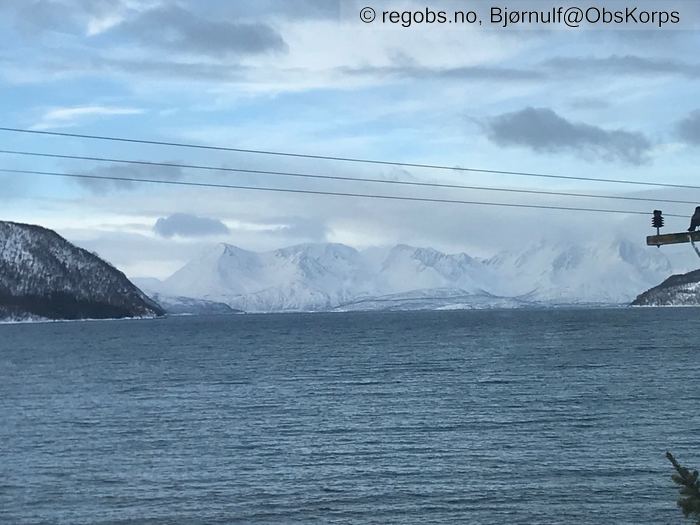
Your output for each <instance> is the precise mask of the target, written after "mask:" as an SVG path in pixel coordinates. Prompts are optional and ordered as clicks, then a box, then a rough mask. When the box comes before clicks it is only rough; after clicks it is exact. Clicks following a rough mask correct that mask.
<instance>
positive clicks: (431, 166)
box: [0, 127, 700, 189]
mask: <svg viewBox="0 0 700 525" xmlns="http://www.w3.org/2000/svg"><path fill="white" fill-rule="evenodd" d="M0 131H5V132H10V133H29V134H34V135H48V136H56V137H70V138H81V139H90V140H104V141H112V142H126V143H131V144H148V145H155V146H172V147H177V148H190V149H202V150H213V151H228V152H235V153H248V154H254V155H271V156H278V157H292V158H301V159H314V160H330V161H338V162H354V163H361V164H374V165H382V166H398V167H404V168H420V169H433V170H447V171H459V172H470V173H486V174H492V175H513V176H518V177H539V178H546V179H561V180H575V181H587V182H604V183H614V184H632V185H636V186H652V187H658V188H683V189H700V186H690V185H685V184H670V183H662V182H643V181H636V180H629V179H605V178H599V177H576V176H571V175H553V174H545V173H534V172H526V171H506V170H487V169H478V168H464V167H458V166H445V165H440V164H419V163H410V162H396V161H388V160H376V159H363V158H355V157H339V156H332V155H311V154H305V153H290V152H283V151H272V150H258V149H244V148H231V147H225V146H208V145H204V144H190V143H185V142H166V141H159V140H146V139H134V138H127V137H111V136H106V135H89V134H83V133H66V132H59V131H40V130H33V129H22V128H10V127H0Z"/></svg>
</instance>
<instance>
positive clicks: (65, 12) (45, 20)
mask: <svg viewBox="0 0 700 525" xmlns="http://www.w3.org/2000/svg"><path fill="white" fill-rule="evenodd" d="M122 6H123V3H122V2H121V1H120V0H73V1H65V0H29V1H25V2H0V10H4V11H8V12H9V13H11V14H12V15H13V17H14V19H15V20H16V22H17V24H18V26H19V27H20V28H21V29H24V30H25V31H31V32H32V33H33V34H35V33H36V31H37V30H38V31H51V32H58V33H74V34H75V33H80V34H82V33H84V27H85V25H86V23H87V20H88V19H89V18H90V17H98V16H104V15H105V14H108V13H110V12H113V11H114V10H116V9H120V8H121V7H122Z"/></svg>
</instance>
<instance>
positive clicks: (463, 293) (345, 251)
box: [147, 240, 672, 312]
mask: <svg viewBox="0 0 700 525" xmlns="http://www.w3.org/2000/svg"><path fill="white" fill-rule="evenodd" d="M670 273H672V268H671V264H670V262H669V260H668V259H667V258H666V257H665V256H664V255H663V253H660V252H659V251H658V250H650V249H647V248H645V247H643V246H637V245H636V244H634V243H632V242H630V241H626V240H611V241H609V242H605V243H600V244H593V243H591V244H575V243H570V244H564V243H552V244H548V243H544V242H542V243H539V244H537V245H534V246H533V247H532V248H530V249H528V250H526V251H523V252H512V251H511V252H503V253H500V254H498V255H496V256H494V257H492V258H489V259H478V258H473V257H470V256H469V255H467V254H465V253H458V254H445V253H442V252H439V251H437V250H434V249H431V248H415V247H411V246H406V245H398V246H395V247H393V248H391V249H387V250H383V251H381V250H377V249H373V250H367V251H358V250H355V249H354V248H351V247H348V246H344V245H341V244H304V245H299V246H292V247H289V248H284V249H280V250H275V251H270V252H264V253H257V252H251V251H247V250H243V249H241V248H237V247H235V246H231V245H227V244H220V245H217V246H216V247H214V248H212V249H211V250H209V251H207V252H205V253H204V254H202V255H201V256H200V257H198V258H197V259H195V260H193V261H191V262H190V263H188V264H187V265H185V266H184V267H183V268H182V269H180V270H179V271H177V272H176V273H175V274H173V275H172V276H171V277H169V278H168V279H166V280H165V281H162V282H158V283H151V284H149V290H150V293H152V294H155V293H158V294H161V296H177V297H191V298H196V299H201V300H207V301H215V302H220V303H225V304H228V305H229V306H230V307H232V308H235V309H239V310H244V311H248V312H269V311H316V310H357V309H438V308H485V307H521V306H533V305H552V304H626V303H629V302H630V301H631V300H632V299H634V297H635V296H636V295H637V294H638V293H639V290H644V289H646V288H649V287H651V286H653V285H654V284H655V283H658V282H659V281H661V280H662V279H664V278H666V277H667V276H668V275H669V274H670ZM147 291H148V290H147Z"/></svg>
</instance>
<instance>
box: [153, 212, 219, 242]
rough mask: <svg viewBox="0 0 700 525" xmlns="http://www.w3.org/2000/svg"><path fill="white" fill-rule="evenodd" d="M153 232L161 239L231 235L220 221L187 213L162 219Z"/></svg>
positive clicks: (175, 214) (157, 222)
mask: <svg viewBox="0 0 700 525" xmlns="http://www.w3.org/2000/svg"><path fill="white" fill-rule="evenodd" d="M153 231H154V232H155V233H156V234H157V235H160V236H161V237H174V236H176V235H177V236H180V237H207V236H210V235H226V234H228V233H229V229H228V227H227V226H226V225H225V224H224V223H223V222H221V221H219V220H216V219H209V218H207V217H198V216H197V215H190V214H187V213H174V214H173V215H170V216H169V217H161V218H160V219H158V220H157V221H156V223H155V225H154V226H153Z"/></svg>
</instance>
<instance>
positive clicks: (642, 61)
mask: <svg viewBox="0 0 700 525" xmlns="http://www.w3.org/2000/svg"><path fill="white" fill-rule="evenodd" d="M543 65H544V66H545V67H546V68H547V69H549V70H550V71H552V72H553V73H559V74H561V73H568V74H575V75H587V74H591V73H595V74H601V75H614V76H618V75H645V76H646V75H659V74H669V75H680V76H684V77H687V78H698V77H700V64H689V63H686V62H679V61H676V60H669V59H660V58H647V57H641V56H633V55H625V56H618V55H612V56H609V57H605V58H595V57H557V58H553V59H550V60H547V61H545V62H544V63H543Z"/></svg>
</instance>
